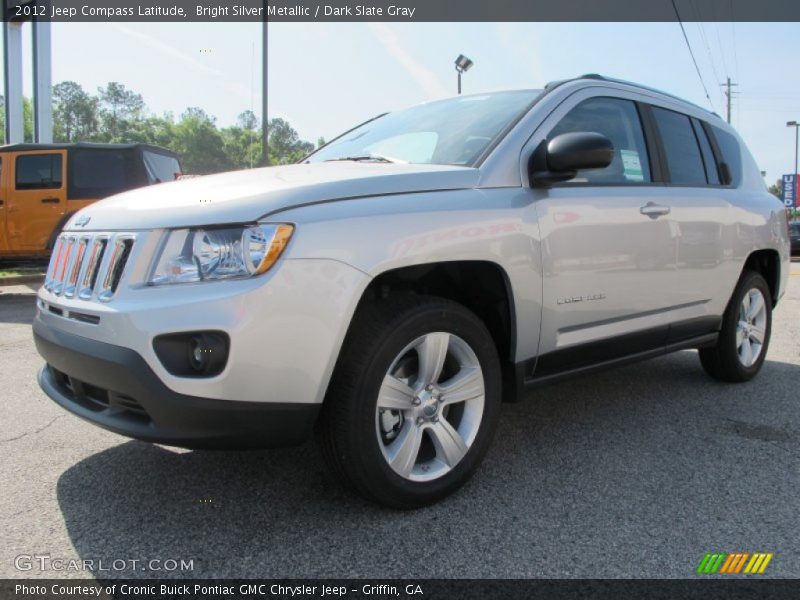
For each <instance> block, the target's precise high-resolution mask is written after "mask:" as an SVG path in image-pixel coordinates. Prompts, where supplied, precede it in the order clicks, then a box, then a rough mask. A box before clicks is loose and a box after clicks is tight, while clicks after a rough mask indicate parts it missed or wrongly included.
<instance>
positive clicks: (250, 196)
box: [65, 161, 479, 231]
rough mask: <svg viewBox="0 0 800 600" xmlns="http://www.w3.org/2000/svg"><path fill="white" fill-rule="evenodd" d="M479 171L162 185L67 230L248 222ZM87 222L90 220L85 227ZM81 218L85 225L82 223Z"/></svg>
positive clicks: (382, 166) (456, 181)
mask: <svg viewBox="0 0 800 600" xmlns="http://www.w3.org/2000/svg"><path fill="white" fill-rule="evenodd" d="M478 175H479V171H478V170H477V169H473V168H469V167H456V166H447V165H420V164H416V165H411V164H387V163H364V162H360V163H359V162H345V161H340V162H327V163H312V164H300V165H286V166H280V167H267V168H262V169H251V170H248V171H236V172H233V173H221V174H219V175H207V176H204V177H196V178H192V179H184V180H181V181H175V182H171V183H161V184H157V185H153V186H149V187H144V188H139V189H136V190H131V191H129V192H124V193H122V194H117V195H115V196H111V197H109V198H106V199H105V200H101V201H99V202H95V203H94V204H92V205H91V206H88V207H87V208H85V209H83V210H81V211H80V212H78V213H76V215H75V216H73V217H72V218H71V219H70V220H69V222H68V224H67V226H66V227H65V229H77V230H79V231H93V230H94V231H102V230H136V229H157V228H166V227H191V226H203V225H213V224H222V223H247V222H251V221H255V220H257V219H259V218H260V217H262V216H264V215H266V214H269V213H274V212H277V211H281V210H284V209H288V208H295V207H298V206H302V205H304V204H310V203H316V202H321V201H330V200H339V199H346V198H354V197H361V196H378V195H381V194H397V193H408V192H422V191H431V190H453V189H465V188H472V187H475V186H476V185H477V183H478ZM87 218H88V222H87ZM76 221H80V222H83V223H85V224H84V225H83V226H76Z"/></svg>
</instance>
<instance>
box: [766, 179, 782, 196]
mask: <svg viewBox="0 0 800 600" xmlns="http://www.w3.org/2000/svg"><path fill="white" fill-rule="evenodd" d="M768 190H769V193H770V194H772V195H773V196H775V197H776V198H778V199H779V200H782V199H783V198H782V194H783V181H781V180H780V179H778V181H776V182H775V183H774V184H772V185H771V186H769V188H768Z"/></svg>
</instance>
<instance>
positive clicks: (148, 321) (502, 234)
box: [39, 80, 789, 403]
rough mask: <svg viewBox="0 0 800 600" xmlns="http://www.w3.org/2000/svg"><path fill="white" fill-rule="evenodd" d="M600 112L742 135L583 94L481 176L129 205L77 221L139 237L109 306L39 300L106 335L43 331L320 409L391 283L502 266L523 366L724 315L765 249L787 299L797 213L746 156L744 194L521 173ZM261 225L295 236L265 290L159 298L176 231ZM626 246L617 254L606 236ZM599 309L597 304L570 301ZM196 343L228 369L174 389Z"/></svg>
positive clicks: (172, 193) (405, 177)
mask: <svg viewBox="0 0 800 600" xmlns="http://www.w3.org/2000/svg"><path fill="white" fill-rule="evenodd" d="M594 96H613V97H620V98H629V99H634V100H642V101H645V102H648V103H651V104H654V105H658V106H663V107H665V108H672V109H674V110H679V111H681V112H684V113H686V114H689V115H692V116H696V117H698V118H701V119H704V120H706V121H709V122H712V123H714V125H715V126H717V127H720V128H722V129H725V130H727V131H729V132H731V133H732V134H733V135H736V134H735V132H734V131H733V130H732V129H731V128H729V127H728V126H727V125H726V124H725V123H724V122H723V121H722V120H721V119H719V118H718V117H716V116H713V115H710V114H709V113H707V112H706V111H704V110H702V109H700V108H697V107H695V106H693V105H691V104H688V103H684V102H681V101H678V100H676V99H674V98H672V97H669V96H666V95H662V94H658V93H656V92H651V91H648V90H644V89H641V88H638V87H636V86H630V85H625V84H620V83H611V82H602V81H592V80H577V81H572V82H569V83H566V84H563V85H561V86H559V87H558V88H556V89H555V90H554V91H552V92H550V93H548V94H546V95H544V96H543V97H542V98H541V99H540V100H539V101H538V102H537V103H536V104H535V106H534V107H533V108H532V109H531V110H530V111H529V112H528V114H526V115H525V116H524V117H523V118H522V119H521V120H520V121H519V122H518V123H517V125H516V126H515V127H514V128H513V129H512V130H511V131H510V132H509V133H508V134H507V135H506V137H505V138H504V139H503V140H502V141H501V142H500V143H499V144H498V145H497V146H496V147H495V149H494V150H493V152H492V153H491V154H490V155H489V156H488V157H487V158H486V160H485V161H484V162H483V163H482V164H481V165H480V166H479V167H477V168H466V167H452V166H439V165H406V164H402V165H400V164H382V163H380V164H374V163H347V162H336V163H325V164H313V165H292V166H282V167H274V168H269V169H258V170H252V171H246V172H239V173H228V174H222V175H214V176H209V177H202V178H196V179H190V180H187V181H179V182H175V183H169V184H162V185H159V186H155V187H152V188H146V189H142V190H136V191H133V192H128V193H125V194H121V195H118V196H115V197H112V198H110V199H108V200H105V201H102V202H99V203H97V204H94V205H92V206H91V207H90V208H88V209H86V210H85V211H82V212H81V213H79V215H77V216H76V217H73V222H75V220H76V219H78V218H82V217H83V216H85V215H89V216H91V221H90V223H89V226H88V227H86V228H85V229H87V230H94V231H117V230H124V231H134V230H135V231H137V232H138V233H137V243H136V245H135V246H134V249H133V254H132V256H131V258H130V259H129V262H128V264H129V268H127V269H126V272H125V275H124V278H123V281H122V282H121V285H120V289H119V291H118V292H117V296H116V297H115V298H114V299H113V301H111V302H109V303H107V304H99V303H94V302H92V303H91V304H90V305H87V303H86V302H85V301H81V300H79V299H64V298H63V297H55V296H53V295H52V294H51V293H50V292H48V291H47V290H41V291H40V292H39V296H40V298H41V299H42V300H44V301H46V302H52V303H53V304H55V305H57V306H62V307H66V308H70V307H72V306H75V307H78V306H79V307H80V310H84V311H86V310H91V312H94V313H95V314H99V315H101V317H102V324H101V325H100V326H93V325H90V324H86V323H78V322H73V321H68V320H66V319H62V318H60V317H57V316H55V315H51V314H43V315H42V318H43V319H46V320H47V321H48V322H50V323H51V324H57V326H58V327H60V328H62V329H65V330H68V331H70V332H72V333H75V334H78V335H82V336H84V337H88V338H92V339H96V340H100V341H106V342H109V343H113V344H118V345H124V346H128V347H130V348H133V349H135V350H136V351H137V352H139V353H140V354H142V356H143V357H144V358H145V360H146V361H147V362H148V364H149V365H150V366H151V367H152V368H153V370H154V371H155V372H156V373H157V374H158V375H159V376H160V377H161V378H162V379H163V381H164V382H165V384H166V385H167V386H168V387H170V388H171V389H173V390H175V391H178V392H181V393H185V394H190V395H196V396H205V397H210V398H220V399H230V400H250V401H262V402H298V403H309V402H316V403H318V402H321V401H322V399H323V398H324V395H325V390H326V388H327V385H328V381H329V379H330V375H331V372H332V370H333V366H334V364H335V362H336V358H337V357H338V353H339V350H340V347H341V344H342V341H343V339H344V335H345V333H346V331H347V327H348V325H349V322H350V319H351V318H352V315H353V313H354V311H355V308H356V305H357V303H358V301H359V299H360V297H361V295H362V293H363V291H364V290H365V288H366V287H367V285H368V284H369V282H370V281H371V279H372V278H374V277H376V276H378V275H380V274H381V273H384V272H386V271H389V270H392V269H397V268H401V267H406V266H411V265H420V264H428V263H435V262H443V261H455V260H471V261H487V262H491V263H494V264H496V265H498V266H499V268H501V269H502V271H503V272H504V273H505V276H506V278H507V281H508V284H509V289H510V290H511V294H512V296H513V307H514V310H515V313H516V315H515V323H516V332H515V334H516V335H515V336H514V339H515V347H514V348H513V353H512V354H513V355H512V358H513V360H515V361H517V362H521V361H524V360H527V359H530V358H533V357H535V356H537V355H538V354H542V353H546V352H550V351H553V350H556V349H562V348H568V347H571V346H574V345H577V344H582V343H586V342H590V341H594V340H599V339H604V338H609V337H613V336H616V335H620V334H624V333H630V332H635V331H640V330H644V329H648V328H651V327H654V326H657V325H662V324H665V323H669V322H673V321H676V320H684V319H690V318H694V317H702V316H709V315H711V316H719V315H721V314H722V312H723V310H724V308H725V306H726V304H727V302H728V299H729V298H730V296H731V293H732V292H733V289H734V286H735V285H736V282H737V279H738V277H739V274H740V272H741V270H742V267H743V265H744V262H745V260H746V259H747V257H748V255H749V254H750V253H752V252H753V251H755V250H760V249H772V250H775V251H777V253H778V254H779V257H780V265H781V269H780V281H779V284H778V294H777V295H778V297H780V296H781V295H782V294H783V292H784V290H785V289H786V282H787V278H788V273H789V268H788V261H789V240H788V234H787V228H786V221H785V213H784V211H783V207H782V205H781V204H780V202H779V201H778V200H777V199H776V198H774V197H773V196H772V195H770V194H769V193H768V192H767V190H766V186H765V184H764V182H763V180H762V178H761V176H760V174H759V170H758V168H757V167H756V165H755V162H754V161H753V159H752V157H750V155H749V154H748V153H747V151H746V149H745V146H744V145H743V144H742V148H743V152H744V156H743V157H742V162H743V178H742V182H741V185H740V186H739V187H738V188H737V189H730V188H722V187H719V188H710V187H704V188H691V187H678V186H669V185H657V184H656V185H642V186H624V187H611V186H609V187H602V188H601V187H576V186H573V187H556V188H552V189H539V188H531V187H530V185H529V183H530V182H529V181H528V175H527V168H526V165H527V163H528V159H529V157H530V154H531V153H532V151H533V149H534V148H535V147H536V145H537V144H538V143H539V142H540V141H541V140H542V139H544V138H545V137H546V135H547V134H548V132H549V131H550V129H552V127H553V126H554V125H555V124H556V123H557V122H558V120H559V119H560V118H561V117H562V116H563V115H564V114H566V112H567V111H568V110H569V109H570V108H572V107H573V106H575V105H576V104H577V103H578V102H580V101H581V100H583V99H586V98H590V97H594ZM737 139H738V136H737ZM648 202H655V203H657V204H659V205H664V206H668V207H669V208H670V212H669V213H668V214H665V215H661V216H658V217H657V218H655V219H653V218H651V217H649V216H647V215H643V214H641V212H640V209H641V207H642V206H644V205H646V204H647V203H648ZM258 219H263V220H265V221H268V222H278V223H279V222H286V223H292V224H294V225H295V227H296V229H295V234H294V236H293V238H292V240H291V242H290V244H289V246H288V248H287V250H286V251H285V252H284V255H283V256H282V257H281V259H280V260H279V261H278V263H277V264H276V265H275V267H273V268H272V270H270V271H269V272H268V273H267V274H266V275H265V276H261V277H256V278H253V279H251V280H242V281H225V282H215V283H201V284H184V285H174V286H165V287H163V288H153V287H148V286H147V285H146V284H145V282H146V278H147V275H148V272H149V269H150V268H151V266H152V261H153V260H154V258H155V253H156V250H157V248H158V245H159V242H160V240H161V239H162V238H163V236H164V235H165V230H166V228H171V227H185V226H202V225H219V224H227V223H244V222H253V221H256V220H258ZM72 227H73V225H72V223H70V224H68V226H67V228H68V229H70V228H72ZM622 230H624V232H625V233H624V237H623V238H622V243H621V242H620V239H618V236H617V235H616V234H615V235H609V232H610V231H622ZM81 231H83V229H82V230H81ZM620 235H622V234H620ZM593 295H598V296H599V295H602V298H600V299H598V300H596V301H591V302H577V303H567V304H564V303H559V299H563V298H570V297H578V296H593ZM196 328H203V329H209V328H213V329H221V330H224V331H226V332H228V333H229V335H230V337H231V348H232V350H231V352H232V354H231V359H230V361H229V364H228V366H227V368H226V369H225V371H224V372H223V373H221V374H220V375H219V376H217V377H214V378H212V379H209V380H196V379H195V380H192V379H187V378H181V377H174V376H170V375H169V374H168V373H166V372H165V370H164V368H163V367H162V366H161V365H160V363H159V362H158V360H157V359H156V357H155V355H154V353H153V351H152V339H153V338H154V337H155V336H157V335H160V334H163V333H169V332H176V331H185V330H190V329H196Z"/></svg>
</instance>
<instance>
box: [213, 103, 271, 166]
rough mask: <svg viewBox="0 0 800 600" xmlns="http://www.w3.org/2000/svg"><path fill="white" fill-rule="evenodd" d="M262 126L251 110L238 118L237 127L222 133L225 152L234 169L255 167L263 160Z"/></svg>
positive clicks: (224, 130)
mask: <svg viewBox="0 0 800 600" xmlns="http://www.w3.org/2000/svg"><path fill="white" fill-rule="evenodd" d="M260 130H261V124H260V123H259V122H258V117H256V115H255V114H254V113H253V111H251V110H246V111H244V112H243V113H242V114H240V115H239V117H238V118H237V125H234V126H232V127H226V128H225V129H222V130H221V131H220V134H221V135H222V139H223V144H224V151H225V154H226V156H227V157H228V159H229V160H230V161H231V163H232V165H233V167H234V168H238V169H248V168H252V167H255V166H257V165H258V164H259V161H260V160H261V144H262V143H261V133H260Z"/></svg>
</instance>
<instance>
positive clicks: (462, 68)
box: [456, 54, 475, 94]
mask: <svg viewBox="0 0 800 600" xmlns="http://www.w3.org/2000/svg"><path fill="white" fill-rule="evenodd" d="M474 64H475V63H473V62H472V61H471V60H470V59H468V58H467V57H466V56H464V55H463V54H459V55H458V58H457V59H456V71H457V72H458V93H459V94H461V74H462V73H466V72H467V71H469V70H470V69H471V68H472V65H474Z"/></svg>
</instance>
